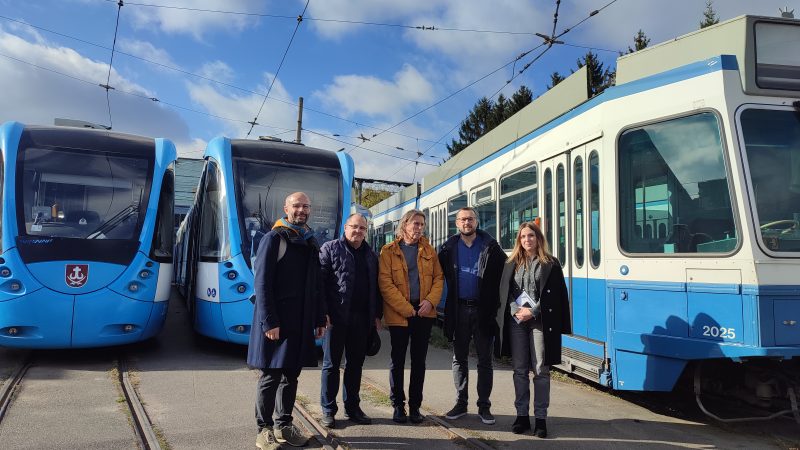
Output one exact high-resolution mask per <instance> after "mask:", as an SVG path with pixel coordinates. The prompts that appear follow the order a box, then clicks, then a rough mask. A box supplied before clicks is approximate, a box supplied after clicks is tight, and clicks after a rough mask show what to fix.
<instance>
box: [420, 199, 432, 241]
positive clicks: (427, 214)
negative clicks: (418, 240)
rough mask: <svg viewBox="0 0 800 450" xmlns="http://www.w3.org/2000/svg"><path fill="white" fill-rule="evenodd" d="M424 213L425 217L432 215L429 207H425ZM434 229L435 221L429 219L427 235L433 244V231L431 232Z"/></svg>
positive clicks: (426, 225)
mask: <svg viewBox="0 0 800 450" xmlns="http://www.w3.org/2000/svg"><path fill="white" fill-rule="evenodd" d="M422 214H425V217H427V218H429V217H430V210H429V209H428V208H425V209H423V210H422ZM432 229H433V221H432V220H427V221H426V223H425V237H427V238H428V240H429V241H430V242H431V244H433V237H432V233H431V230H432Z"/></svg>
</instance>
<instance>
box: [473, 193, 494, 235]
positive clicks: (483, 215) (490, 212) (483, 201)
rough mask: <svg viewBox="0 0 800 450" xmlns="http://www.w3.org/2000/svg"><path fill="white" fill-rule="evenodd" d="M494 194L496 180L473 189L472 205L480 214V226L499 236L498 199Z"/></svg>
mask: <svg viewBox="0 0 800 450" xmlns="http://www.w3.org/2000/svg"><path fill="white" fill-rule="evenodd" d="M495 198H496V197H495V195H494V182H492V183H490V184H488V185H484V186H482V187H479V188H478V189H475V190H474V191H472V207H473V208H475V212H476V213H477V214H478V225H479V227H480V228H481V229H482V230H483V231H485V232H487V233H489V236H492V237H497V200H495Z"/></svg>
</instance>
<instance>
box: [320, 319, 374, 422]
mask: <svg viewBox="0 0 800 450" xmlns="http://www.w3.org/2000/svg"><path fill="white" fill-rule="evenodd" d="M370 325H371V324H370V323H369V319H368V318H367V313H354V312H351V313H350V316H349V320H348V324H347V325H331V326H330V327H329V328H328V332H327V333H326V334H325V340H324V341H323V343H322V348H323V350H324V352H325V355H324V356H323V358H322V386H321V392H320V405H321V406H322V412H323V413H325V414H330V415H336V412H337V411H338V409H339V408H338V406H337V405H336V395H337V394H338V393H339V364H340V363H341V361H342V354H344V355H345V358H347V364H346V365H345V368H344V383H343V386H342V399H343V400H344V410H345V411H346V412H347V413H350V412H358V411H359V403H360V402H361V397H360V396H359V394H358V393H359V391H360V390H361V369H362V366H363V365H364V358H365V357H366V354H367V336H368V335H369V329H370Z"/></svg>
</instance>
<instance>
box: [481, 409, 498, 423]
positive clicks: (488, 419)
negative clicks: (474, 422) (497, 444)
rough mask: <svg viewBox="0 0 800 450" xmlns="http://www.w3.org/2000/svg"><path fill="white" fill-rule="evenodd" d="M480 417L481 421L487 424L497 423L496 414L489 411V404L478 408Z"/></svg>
mask: <svg viewBox="0 0 800 450" xmlns="http://www.w3.org/2000/svg"><path fill="white" fill-rule="evenodd" d="M478 417H480V418H481V422H483V423H485V424H486V425H494V423H495V420H494V416H493V415H492V412H491V411H489V407H488V406H484V407H481V408H478Z"/></svg>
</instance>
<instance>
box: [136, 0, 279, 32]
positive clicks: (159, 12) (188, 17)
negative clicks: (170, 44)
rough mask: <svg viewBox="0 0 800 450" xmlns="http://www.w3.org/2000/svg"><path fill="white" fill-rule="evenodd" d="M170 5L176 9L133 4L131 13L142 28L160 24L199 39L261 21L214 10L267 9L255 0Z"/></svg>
mask: <svg viewBox="0 0 800 450" xmlns="http://www.w3.org/2000/svg"><path fill="white" fill-rule="evenodd" d="M170 6H175V7H179V8H186V9H176V8H156V7H148V6H141V5H136V6H130V7H129V8H130V9H129V10H127V11H126V12H128V13H129V14H132V15H133V23H134V26H136V27H138V28H149V27H158V28H160V29H161V30H162V31H164V32H165V33H169V34H188V35H191V36H193V37H194V38H195V39H197V40H198V41H200V40H203V36H204V35H205V34H207V33H210V32H217V31H226V32H238V31H241V30H243V29H245V28H247V27H250V26H253V25H255V24H256V23H257V22H258V18H257V17H255V16H248V15H243V14H222V13H217V12H205V11H198V10H201V9H202V10H211V11H235V12H243V13H260V12H263V9H264V8H263V3H261V2H254V1H252V0H225V1H219V0H191V1H189V0H183V1H177V0H174V1H171V2H170Z"/></svg>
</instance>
